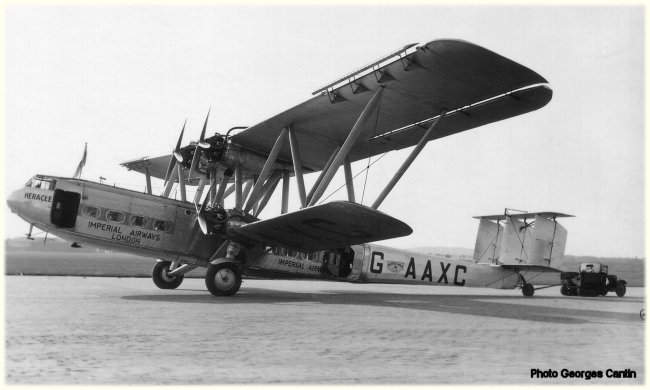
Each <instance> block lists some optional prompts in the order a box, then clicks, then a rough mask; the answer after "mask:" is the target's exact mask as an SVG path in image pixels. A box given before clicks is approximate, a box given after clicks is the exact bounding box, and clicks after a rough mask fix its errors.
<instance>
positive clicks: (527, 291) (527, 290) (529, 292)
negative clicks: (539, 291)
mask: <svg viewBox="0 0 650 390" xmlns="http://www.w3.org/2000/svg"><path fill="white" fill-rule="evenodd" d="M519 278H520V279H521V292H522V293H523V294H524V296H525V297H532V296H533V294H535V287H534V286H533V285H532V284H530V283H526V279H524V277H523V275H519Z"/></svg>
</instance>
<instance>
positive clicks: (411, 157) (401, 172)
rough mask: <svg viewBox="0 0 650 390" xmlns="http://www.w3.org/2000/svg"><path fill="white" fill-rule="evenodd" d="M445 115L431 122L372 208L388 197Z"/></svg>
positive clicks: (375, 207)
mask: <svg viewBox="0 0 650 390" xmlns="http://www.w3.org/2000/svg"><path fill="white" fill-rule="evenodd" d="M445 115H447V112H446V111H443V112H442V114H440V116H439V117H438V118H437V119H436V120H435V121H434V122H433V123H431V126H429V128H428V129H427V131H426V133H424V135H423V136H422V138H421V139H420V142H418V144H417V145H416V146H415V148H414V149H413V150H412V151H411V154H409V156H408V157H407V158H406V160H404V163H403V164H402V166H401V167H400V168H399V169H398V170H397V172H395V176H393V178H392V179H391V180H390V182H389V183H388V184H387V185H386V188H384V190H383V191H382V192H381V194H379V196H378V197H377V200H376V201H375V203H373V204H372V206H370V207H371V208H373V209H375V210H377V208H378V207H379V205H380V204H381V202H383V201H384V199H386V196H388V194H389V193H390V191H391V190H392V189H393V187H395V184H397V182H398V181H399V179H401V178H402V176H403V175H404V173H405V172H406V170H407V169H408V168H409V167H410V166H411V163H413V160H415V158H416V157H417V156H418V154H420V152H421V151H422V149H423V148H424V146H425V145H426V144H427V142H429V136H430V135H431V132H433V129H434V128H435V127H436V125H437V124H438V123H439V122H440V120H441V119H442V118H444V117H445Z"/></svg>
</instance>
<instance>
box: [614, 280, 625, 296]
mask: <svg viewBox="0 0 650 390" xmlns="http://www.w3.org/2000/svg"><path fill="white" fill-rule="evenodd" d="M626 290H627V288H626V287H625V281H623V280H619V281H618V283H616V296H618V297H623V296H624V295H625V291H626Z"/></svg>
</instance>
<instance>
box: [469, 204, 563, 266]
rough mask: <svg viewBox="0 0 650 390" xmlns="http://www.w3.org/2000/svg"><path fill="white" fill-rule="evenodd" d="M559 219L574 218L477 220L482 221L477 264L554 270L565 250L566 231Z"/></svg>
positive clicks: (540, 216) (550, 214)
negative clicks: (524, 266) (553, 265)
mask: <svg viewBox="0 0 650 390" xmlns="http://www.w3.org/2000/svg"><path fill="white" fill-rule="evenodd" d="M506 210H507V209H506ZM559 217H573V215H567V214H561V213H556V212H541V213H523V214H507V213H506V214H500V215H487V216H480V217H474V218H479V219H480V223H479V230H478V234H477V236H476V246H475V247H474V262H476V263H498V264H504V265H530V266H542V267H551V264H552V263H555V261H554V260H556V259H559V258H562V257H563V256H564V248H565V246H566V239H567V230H566V229H565V228H564V227H563V226H562V225H560V224H559V223H558V222H557V221H556V218H559ZM533 218H534V219H533ZM492 221H495V222H492ZM501 221H504V223H503V225H502V223H501Z"/></svg>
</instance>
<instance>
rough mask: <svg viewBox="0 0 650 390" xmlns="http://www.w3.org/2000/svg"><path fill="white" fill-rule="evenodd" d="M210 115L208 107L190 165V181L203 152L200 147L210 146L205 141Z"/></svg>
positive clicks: (188, 180)
mask: <svg viewBox="0 0 650 390" xmlns="http://www.w3.org/2000/svg"><path fill="white" fill-rule="evenodd" d="M209 117H210V109H208V115H207V116H206V117H205V122H204V123H203V130H202V131H201V137H200V138H199V140H198V142H197V143H196V148H194V156H193V157H192V164H191V165H190V173H189V175H187V182H188V183H189V182H190V179H191V178H192V173H193V172H194V170H195V169H196V165H197V164H198V163H199V159H200V158H201V154H202V153H203V152H202V151H201V152H199V148H201V149H208V148H209V147H210V144H209V143H207V142H205V130H206V128H207V127H208V118H209Z"/></svg>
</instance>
